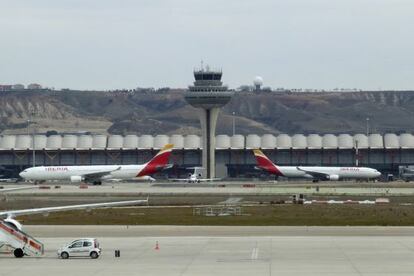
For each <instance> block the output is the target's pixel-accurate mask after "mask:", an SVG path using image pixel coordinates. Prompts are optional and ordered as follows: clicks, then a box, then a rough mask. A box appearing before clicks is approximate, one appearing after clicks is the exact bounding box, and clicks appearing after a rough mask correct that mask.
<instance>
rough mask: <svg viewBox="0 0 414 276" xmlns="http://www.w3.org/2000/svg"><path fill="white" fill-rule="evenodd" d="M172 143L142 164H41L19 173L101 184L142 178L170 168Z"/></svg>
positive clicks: (35, 177) (39, 178) (33, 177)
mask: <svg viewBox="0 0 414 276" xmlns="http://www.w3.org/2000/svg"><path fill="white" fill-rule="evenodd" d="M173 147H174V145H173V144H167V145H165V146H164V147H163V148H162V149H161V150H160V151H159V152H158V153H157V154H156V155H155V156H154V157H153V158H152V159H151V160H150V161H149V162H147V163H145V164H143V165H90V166H41V167H32V168H28V169H25V170H24V171H22V172H21V173H20V174H19V175H20V177H22V178H24V179H25V180H33V181H40V182H42V181H47V180H70V182H71V183H80V182H82V181H84V182H89V183H93V184H94V185H101V184H102V181H103V180H110V179H117V180H120V179H132V178H142V177H144V176H148V175H151V174H154V173H156V172H158V171H160V170H163V169H167V168H170V167H171V166H172V165H169V164H167V163H168V160H169V158H170V155H171V151H172V148H173Z"/></svg>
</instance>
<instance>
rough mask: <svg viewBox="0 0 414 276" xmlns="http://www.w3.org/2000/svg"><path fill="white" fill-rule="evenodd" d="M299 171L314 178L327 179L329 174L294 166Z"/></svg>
mask: <svg viewBox="0 0 414 276" xmlns="http://www.w3.org/2000/svg"><path fill="white" fill-rule="evenodd" d="M296 169H298V170H299V171H302V172H305V173H307V174H309V175H310V176H312V177H313V178H316V179H329V174H326V173H322V172H316V171H309V170H304V169H301V168H300V167H296Z"/></svg>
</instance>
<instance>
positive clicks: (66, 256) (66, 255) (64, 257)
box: [60, 252, 69, 259]
mask: <svg viewBox="0 0 414 276" xmlns="http://www.w3.org/2000/svg"><path fill="white" fill-rule="evenodd" d="M60 257H62V259H67V258H69V254H68V252H62V253H61V254H60Z"/></svg>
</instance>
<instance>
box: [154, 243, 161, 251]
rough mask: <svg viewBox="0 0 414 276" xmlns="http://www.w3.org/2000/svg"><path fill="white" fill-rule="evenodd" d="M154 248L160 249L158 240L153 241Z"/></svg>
mask: <svg viewBox="0 0 414 276" xmlns="http://www.w3.org/2000/svg"><path fill="white" fill-rule="evenodd" d="M155 250H160V246H159V245H158V241H156V242H155Z"/></svg>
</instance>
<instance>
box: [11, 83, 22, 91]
mask: <svg viewBox="0 0 414 276" xmlns="http://www.w3.org/2000/svg"><path fill="white" fill-rule="evenodd" d="M24 88H25V87H24V85H23V84H20V83H16V84H13V86H12V89H13V90H24Z"/></svg>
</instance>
